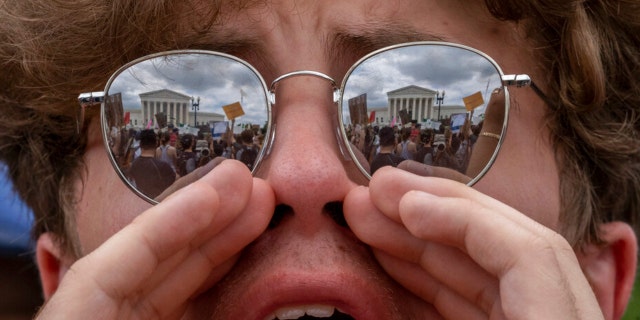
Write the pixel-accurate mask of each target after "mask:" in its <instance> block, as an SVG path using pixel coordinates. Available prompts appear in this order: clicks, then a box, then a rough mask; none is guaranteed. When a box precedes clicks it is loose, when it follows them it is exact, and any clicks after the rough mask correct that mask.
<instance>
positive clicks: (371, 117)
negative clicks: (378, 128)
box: [369, 111, 376, 123]
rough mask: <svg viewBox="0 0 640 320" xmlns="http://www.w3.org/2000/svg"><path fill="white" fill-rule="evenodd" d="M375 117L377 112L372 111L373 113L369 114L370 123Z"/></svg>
mask: <svg viewBox="0 0 640 320" xmlns="http://www.w3.org/2000/svg"><path fill="white" fill-rule="evenodd" d="M375 119H376V112H375V111H371V114H369V123H373V121H374V120H375Z"/></svg>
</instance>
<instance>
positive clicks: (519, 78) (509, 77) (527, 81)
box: [502, 74, 553, 106]
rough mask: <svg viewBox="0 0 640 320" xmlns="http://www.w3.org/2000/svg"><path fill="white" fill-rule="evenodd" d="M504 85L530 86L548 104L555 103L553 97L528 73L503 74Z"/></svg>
mask: <svg viewBox="0 0 640 320" xmlns="http://www.w3.org/2000/svg"><path fill="white" fill-rule="evenodd" d="M502 85H503V86H505V87H507V86H516V88H521V87H530V88H531V89H532V90H533V92H535V93H536V94H537V95H538V96H539V97H540V98H541V99H542V100H543V101H544V102H545V103H546V104H547V105H549V106H551V105H553V103H552V101H551V99H549V97H547V95H546V94H545V93H544V92H542V90H540V88H539V87H538V86H537V85H536V84H535V83H534V82H533V80H531V77H529V76H528V75H526V74H506V75H503V76H502Z"/></svg>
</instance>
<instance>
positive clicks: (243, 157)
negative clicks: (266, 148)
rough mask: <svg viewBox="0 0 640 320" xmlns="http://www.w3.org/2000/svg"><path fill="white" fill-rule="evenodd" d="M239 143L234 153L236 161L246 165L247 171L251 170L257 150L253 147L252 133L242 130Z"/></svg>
mask: <svg viewBox="0 0 640 320" xmlns="http://www.w3.org/2000/svg"><path fill="white" fill-rule="evenodd" d="M240 143H241V144H238V151H237V152H236V159H237V160H240V161H242V163H244V164H246V165H247V167H249V169H252V168H253V164H254V163H255V161H256V158H257V157H258V150H257V148H256V147H255V146H254V145H253V131H251V130H248V129H247V130H244V131H242V133H240Z"/></svg>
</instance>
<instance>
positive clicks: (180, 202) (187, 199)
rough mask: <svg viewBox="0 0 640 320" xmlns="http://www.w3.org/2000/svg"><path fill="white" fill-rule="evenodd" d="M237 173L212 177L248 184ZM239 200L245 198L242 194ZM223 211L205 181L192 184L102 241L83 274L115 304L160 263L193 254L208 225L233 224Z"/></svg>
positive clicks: (225, 167)
mask: <svg viewBox="0 0 640 320" xmlns="http://www.w3.org/2000/svg"><path fill="white" fill-rule="evenodd" d="M237 168H238V167H236V166H234V165H233V164H222V165H220V166H219V167H218V168H216V169H215V170H214V171H213V172H212V173H211V174H213V175H215V176H216V177H218V178H219V179H221V180H223V181H224V180H233V179H232V178H231V177H238V176H239V177H238V181H241V182H242V181H244V182H246V181H251V177H250V175H249V174H248V173H247V175H248V176H249V177H248V178H246V177H245V178H244V179H243V178H242V176H243V174H242V171H239V170H237ZM244 170H245V171H246V168H245V169H244ZM247 179H248V180H247ZM248 186H250V183H249V184H247V185H245V187H244V188H240V189H241V190H247V189H249V190H250V188H248ZM248 192H250V191H247V192H246V193H248ZM238 196H239V197H240V198H242V197H243V195H242V194H241V193H239V195H238ZM223 206H224V205H223V204H222V203H221V201H220V197H219V194H218V191H217V190H216V189H215V188H214V187H213V186H212V185H211V184H208V183H207V180H202V181H201V182H198V183H193V184H191V185H189V186H188V187H186V188H184V189H183V190H181V192H179V193H176V194H175V195H174V196H172V197H169V198H168V199H167V200H166V201H164V202H163V203H161V204H159V205H157V206H155V207H153V208H151V209H149V210H147V211H146V212H144V213H143V214H141V215H140V216H138V217H137V218H136V219H135V220H134V221H133V222H132V223H131V224H130V225H128V226H126V227H125V228H123V229H122V230H121V231H120V232H118V233H116V234H115V235H114V236H113V237H112V238H111V239H109V240H108V241H106V242H105V243H104V244H103V245H102V246H101V247H99V248H98V249H97V250H96V251H95V254H91V256H92V257H91V262H93V263H92V266H91V267H90V270H87V271H88V272H89V274H90V275H92V276H93V278H94V279H95V281H96V282H97V283H98V285H99V286H100V288H101V289H102V290H104V291H105V293H106V294H107V295H109V296H111V297H113V298H114V299H116V300H117V299H120V298H123V297H126V296H127V295H128V294H130V293H131V292H136V291H140V290H142V289H143V288H144V285H143V284H148V283H147V282H148V281H149V280H150V279H152V275H153V274H154V273H156V272H157V271H158V270H162V269H163V268H159V266H160V265H161V263H162V262H164V261H165V260H167V259H168V258H170V257H172V256H174V255H176V254H179V253H180V252H181V251H182V250H185V249H189V248H192V247H193V244H192V242H193V241H194V240H195V239H197V238H198V237H202V236H204V235H210V234H211V227H210V226H211V225H212V224H213V225H215V226H216V228H222V226H223V225H224V224H225V223H228V221H231V220H232V219H233V215H234V212H230V213H229V212H224V211H222V210H220V209H221V208H222V207H223ZM226 207H227V208H228V207H229V205H226ZM238 211H240V210H238ZM220 213H222V214H220ZM237 213H239V212H236V213H235V214H236V215H237ZM218 222H220V223H218ZM80 261H82V260H80Z"/></svg>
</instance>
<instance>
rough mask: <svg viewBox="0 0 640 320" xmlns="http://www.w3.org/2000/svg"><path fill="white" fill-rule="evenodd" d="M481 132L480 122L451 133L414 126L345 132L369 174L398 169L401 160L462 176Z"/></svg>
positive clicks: (447, 128)
mask: <svg viewBox="0 0 640 320" xmlns="http://www.w3.org/2000/svg"><path fill="white" fill-rule="evenodd" d="M481 129H482V122H481V123H479V124H478V125H471V124H470V123H469V121H467V122H466V123H465V124H464V126H462V128H461V129H460V130H459V131H458V132H456V133H453V132H452V130H451V129H450V127H449V126H447V125H442V126H440V128H439V129H421V128H420V125H419V124H416V123H415V122H414V123H412V124H411V127H409V126H407V127H398V126H395V127H388V126H384V127H382V128H379V127H378V126H366V127H364V128H363V127H360V126H359V125H358V126H356V127H349V128H347V133H348V135H349V137H350V141H351V145H352V147H353V148H355V149H357V150H359V151H360V152H362V154H363V155H364V156H365V158H366V159H367V160H368V161H369V165H370V172H371V174H373V173H374V172H375V171H376V170H377V169H379V168H380V167H382V166H386V165H391V166H394V167H396V166H398V165H399V164H400V163H401V162H402V161H404V160H413V161H417V162H420V163H423V164H426V165H430V166H436V167H445V168H449V169H452V170H455V171H458V172H460V173H463V174H466V173H467V168H468V166H469V160H470V159H471V154H472V151H473V146H474V144H475V142H476V141H477V139H478V136H479V134H480V131H481Z"/></svg>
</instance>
